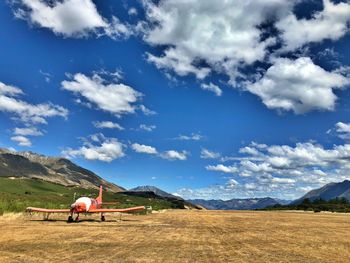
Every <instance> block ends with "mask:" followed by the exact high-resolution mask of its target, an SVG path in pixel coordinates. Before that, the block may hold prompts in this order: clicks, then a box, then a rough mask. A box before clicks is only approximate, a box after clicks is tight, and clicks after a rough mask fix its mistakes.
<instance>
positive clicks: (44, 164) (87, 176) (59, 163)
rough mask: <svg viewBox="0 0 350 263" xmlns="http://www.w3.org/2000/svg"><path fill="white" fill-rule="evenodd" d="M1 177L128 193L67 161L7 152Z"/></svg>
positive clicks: (0, 153) (0, 162) (1, 157)
mask: <svg viewBox="0 0 350 263" xmlns="http://www.w3.org/2000/svg"><path fill="white" fill-rule="evenodd" d="M0 177H15V178H16V177H20V178H31V179H40V180H43V181H47V182H52V183H56V184H60V185H64V186H79V187H82V188H94V189H97V188H98V187H99V186H100V185H103V186H104V187H105V189H107V190H108V191H111V192H120V191H124V190H125V189H124V188H122V187H120V186H118V185H116V184H113V183H110V182H107V181H106V180H104V179H102V178H101V177H99V176H98V175H96V174H95V173H93V172H91V171H89V170H87V169H84V168H82V167H80V166H78V165H76V164H74V163H73V162H71V161H70V160H68V159H65V158H59V157H47V156H44V155H39V154H36V153H33V152H14V151H10V150H7V149H0Z"/></svg>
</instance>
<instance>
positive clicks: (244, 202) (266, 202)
mask: <svg viewBox="0 0 350 263" xmlns="http://www.w3.org/2000/svg"><path fill="white" fill-rule="evenodd" d="M188 202H190V203H192V204H196V205H201V206H203V207H205V208H206V209H210V210H254V209H262V208H265V207H268V206H273V205H276V204H280V202H278V201H276V200H275V199H273V198H270V197H266V198H251V199H231V200H227V201H223V200H203V199H194V200H188Z"/></svg>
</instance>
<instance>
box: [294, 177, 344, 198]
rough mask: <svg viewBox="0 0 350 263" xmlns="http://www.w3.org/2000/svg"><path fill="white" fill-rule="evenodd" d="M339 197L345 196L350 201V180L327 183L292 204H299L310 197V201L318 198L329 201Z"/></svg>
mask: <svg viewBox="0 0 350 263" xmlns="http://www.w3.org/2000/svg"><path fill="white" fill-rule="evenodd" d="M337 197H338V198H342V197H345V198H346V199H348V200H349V201H350V181H348V180H345V181H343V182H340V183H330V184H326V185H325V186H323V187H321V188H318V189H314V190H311V191H310V192H308V193H307V194H305V195H304V196H302V197H301V198H299V199H297V200H295V201H294V202H293V203H292V204H299V203H301V202H302V201H303V200H304V199H306V198H308V199H310V201H313V200H316V199H323V200H326V201H328V200H331V199H335V198H337Z"/></svg>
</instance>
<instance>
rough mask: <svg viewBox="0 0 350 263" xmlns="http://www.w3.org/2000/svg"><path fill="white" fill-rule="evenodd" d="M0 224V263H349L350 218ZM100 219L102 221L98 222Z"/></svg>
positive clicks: (13, 219) (239, 216) (161, 217)
mask: <svg viewBox="0 0 350 263" xmlns="http://www.w3.org/2000/svg"><path fill="white" fill-rule="evenodd" d="M51 218H52V220H51V221H41V218H40V217H39V216H35V217H31V218H30V217H27V216H18V215H4V216H3V217H0V229H1V234H0V262H181V263H182V262H350V214H330V213H317V214H315V213H306V212H248V211H247V212H238V211H232V212H224V211H185V210H182V211H181V210H177V211H175V210H174V211H166V212H164V213H156V214H151V215H123V217H122V220H121V221H120V220H119V216H117V215H109V216H108V217H107V221H106V222H104V223H102V222H100V221H99V220H98V217H97V216H96V217H92V218H91V217H87V218H84V216H83V217H82V218H81V219H82V220H83V221H82V222H80V223H72V224H67V223H66V222H65V219H66V216H63V215H55V216H52V217H51ZM93 219H95V220H93Z"/></svg>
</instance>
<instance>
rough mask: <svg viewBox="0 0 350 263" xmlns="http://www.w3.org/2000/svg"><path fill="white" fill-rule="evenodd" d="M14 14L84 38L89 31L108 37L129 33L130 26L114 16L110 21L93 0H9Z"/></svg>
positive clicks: (33, 22)
mask: <svg viewBox="0 0 350 263" xmlns="http://www.w3.org/2000/svg"><path fill="white" fill-rule="evenodd" d="M12 2H13V4H14V5H15V8H14V13H15V17H17V18H21V19H25V20H27V21H28V22H29V23H31V24H34V25H37V26H40V27H43V28H48V29H50V30H52V31H53V32H54V33H55V34H57V35H63V36H65V37H86V36H88V34H89V33H95V34H96V35H97V36H99V35H108V36H110V37H111V38H118V37H125V36H129V35H130V34H132V32H131V29H130V28H129V27H128V26H127V25H125V24H123V23H121V22H120V21H119V19H118V18H117V17H115V16H113V17H112V19H111V21H107V19H105V18H104V17H102V16H101V15H100V14H99V12H98V10H97V8H96V6H95V4H94V2H93V1H92V0H62V1H59V0H53V1H50V3H51V4H48V3H47V2H45V1H43V0H19V1H14V0H12Z"/></svg>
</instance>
